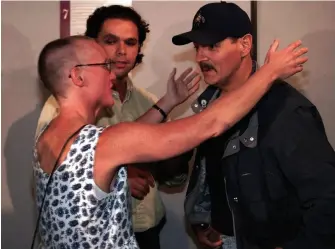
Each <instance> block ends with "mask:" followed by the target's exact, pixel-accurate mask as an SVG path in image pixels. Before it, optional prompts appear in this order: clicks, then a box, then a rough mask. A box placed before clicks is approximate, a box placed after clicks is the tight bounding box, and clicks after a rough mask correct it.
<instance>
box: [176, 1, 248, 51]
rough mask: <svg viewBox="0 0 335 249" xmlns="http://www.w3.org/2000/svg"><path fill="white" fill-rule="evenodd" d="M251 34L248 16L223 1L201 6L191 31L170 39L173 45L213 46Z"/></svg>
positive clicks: (236, 6)
mask: <svg viewBox="0 0 335 249" xmlns="http://www.w3.org/2000/svg"><path fill="white" fill-rule="evenodd" d="M251 33H252V25H251V21H250V18H249V16H248V14H247V13H246V12H245V11H244V10H242V9H241V8H240V7H239V6H238V5H236V4H234V3H227V2H224V1H221V2H216V3H209V4H206V5H204V6H202V7H201V8H200V9H199V10H198V12H197V13H196V14H195V16H194V18H193V24H192V30H191V31H189V32H186V33H182V34H179V35H176V36H174V37H173V38H172V42H173V44H175V45H185V44H188V43H190V42H195V43H199V44H201V45H213V44H215V43H218V42H220V41H222V40H224V39H226V38H228V37H230V38H241V37H243V36H244V35H246V34H251Z"/></svg>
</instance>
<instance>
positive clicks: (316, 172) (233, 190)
mask: <svg viewBox="0 0 335 249" xmlns="http://www.w3.org/2000/svg"><path fill="white" fill-rule="evenodd" d="M212 92H213V91H212ZM214 92H215V91H214ZM198 102H201V100H199V101H198ZM249 117H251V118H250V119H249V120H248V124H249V125H248V127H247V129H246V130H244V131H243V132H241V131H239V130H238V129H237V131H238V132H237V133H234V135H233V136H232V137H231V138H229V139H228V142H227V143H226V144H227V146H226V148H225V150H224V154H223V155H222V160H221V161H220V162H217V164H218V165H217V166H218V167H225V170H224V172H225V173H224V174H223V175H222V180H223V181H225V183H226V196H222V198H228V203H229V206H230V210H231V212H232V215H233V221H234V233H235V236H236V238H237V246H238V249H250V248H262V249H274V248H276V247H282V248H283V249H300V248H301V249H331V248H332V249H334V248H335V152H334V150H333V148H332V147H331V145H330V144H329V142H328V139H327V136H326V133H325V130H324V126H323V122H322V119H321V117H320V115H319V113H318V111H317V108H316V107H315V106H314V105H313V104H312V103H311V102H310V101H308V100H307V99H306V98H305V97H304V96H303V95H301V94H300V93H299V92H297V91H296V90H295V89H294V88H292V87H291V86H289V85H288V84H286V83H285V82H277V83H275V84H274V86H273V87H272V88H271V89H270V91H269V92H268V93H267V94H266V95H265V96H264V97H263V98H262V100H261V101H260V102H259V103H258V105H257V106H256V107H255V108H254V109H253V111H252V113H251V114H250V115H249ZM237 125H238V124H237ZM199 148H200V149H198V151H197V155H196V160H195V165H194V168H193V171H192V174H191V178H190V183H189V186H188V190H187V194H186V199H185V203H184V207H185V214H186V218H187V220H188V222H189V223H190V224H191V225H198V224H203V223H204V224H210V223H211V215H210V212H211V202H210V196H209V189H208V184H207V182H206V162H207V161H208V160H207V159H208V158H209V157H210V156H211V155H210V154H203V153H202V150H201V146H200V147H199Z"/></svg>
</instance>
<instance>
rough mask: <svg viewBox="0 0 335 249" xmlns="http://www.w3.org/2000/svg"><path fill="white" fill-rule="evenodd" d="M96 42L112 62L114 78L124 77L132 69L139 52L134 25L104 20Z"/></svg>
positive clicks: (117, 20) (118, 20)
mask: <svg viewBox="0 0 335 249" xmlns="http://www.w3.org/2000/svg"><path fill="white" fill-rule="evenodd" d="M98 42H99V43H100V44H101V45H102V47H103V48H104V49H105V51H106V53H107V55H108V57H109V58H110V59H111V60H112V61H113V66H114V69H113V72H114V73H115V75H116V77H117V78H124V77H126V76H127V75H128V73H129V72H130V71H131V70H132V69H133V67H134V65H135V62H136V56H137V54H138V52H139V41H138V30H137V27H136V25H135V24H134V23H133V22H131V21H128V20H122V19H109V20H106V21H105V22H104V24H103V25H102V28H101V31H100V33H99V34H98Z"/></svg>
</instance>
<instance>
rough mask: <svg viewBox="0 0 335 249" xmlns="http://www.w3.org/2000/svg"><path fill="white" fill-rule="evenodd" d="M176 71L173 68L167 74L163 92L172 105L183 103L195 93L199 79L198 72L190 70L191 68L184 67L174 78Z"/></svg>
mask: <svg viewBox="0 0 335 249" xmlns="http://www.w3.org/2000/svg"><path fill="white" fill-rule="evenodd" d="M176 72H177V70H176V68H174V69H173V70H172V72H171V74H170V76H169V80H168V83H167V92H166V94H165V96H166V99H168V100H169V101H171V103H172V105H173V106H176V105H179V104H181V103H183V102H184V101H185V100H187V99H188V98H189V97H190V96H191V95H192V94H193V93H195V92H196V91H197V90H198V89H199V85H200V83H199V82H200V79H201V77H200V75H199V72H196V71H193V72H192V68H188V69H186V70H185V71H184V72H183V73H182V74H181V75H180V76H179V77H178V78H177V79H175V76H176ZM191 72H192V73H191Z"/></svg>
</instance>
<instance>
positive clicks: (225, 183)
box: [224, 177, 236, 238]
mask: <svg viewBox="0 0 335 249" xmlns="http://www.w3.org/2000/svg"><path fill="white" fill-rule="evenodd" d="M224 185H225V192H226V198H227V203H228V207H229V209H230V212H231V214H232V218H233V230H234V237H235V238H236V228H235V218H234V212H233V210H232V208H231V207H230V203H229V197H228V193H227V182H226V177H225V178H224Z"/></svg>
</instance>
